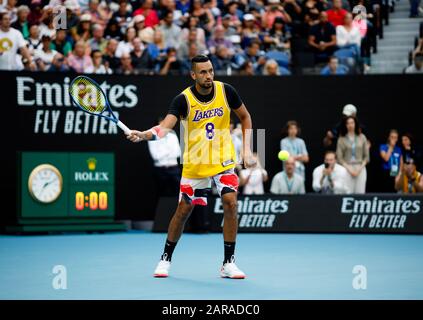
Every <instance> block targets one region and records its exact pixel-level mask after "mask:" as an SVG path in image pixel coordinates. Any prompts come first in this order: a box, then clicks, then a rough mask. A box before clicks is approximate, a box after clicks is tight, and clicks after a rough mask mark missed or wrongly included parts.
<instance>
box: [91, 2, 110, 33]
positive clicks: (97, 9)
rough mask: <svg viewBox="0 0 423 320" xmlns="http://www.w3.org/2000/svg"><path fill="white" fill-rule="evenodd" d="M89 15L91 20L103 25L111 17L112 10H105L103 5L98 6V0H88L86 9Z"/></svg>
mask: <svg viewBox="0 0 423 320" xmlns="http://www.w3.org/2000/svg"><path fill="white" fill-rule="evenodd" d="M86 12H87V13H89V14H90V15H91V18H92V22H93V23H95V24H99V25H100V26H102V27H105V26H106V24H107V21H108V20H109V19H110V18H111V17H112V14H113V12H111V11H108V10H106V9H105V8H104V7H103V6H100V1H99V0H89V1H88V10H87V11H86Z"/></svg>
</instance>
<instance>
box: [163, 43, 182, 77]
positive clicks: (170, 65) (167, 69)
mask: <svg viewBox="0 0 423 320" xmlns="http://www.w3.org/2000/svg"><path fill="white" fill-rule="evenodd" d="M159 74H160V75H168V74H170V75H179V74H181V62H180V61H179V60H178V58H177V57H176V49H175V48H169V49H167V55H166V59H164V60H163V61H161V62H160V63H159Z"/></svg>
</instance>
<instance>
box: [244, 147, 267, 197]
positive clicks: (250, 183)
mask: <svg viewBox="0 0 423 320" xmlns="http://www.w3.org/2000/svg"><path fill="white" fill-rule="evenodd" d="M254 157H257V153H254ZM239 179H240V181H239V185H240V186H241V187H244V188H243V192H242V193H243V194H245V195H251V194H264V187H263V183H264V182H266V181H267V180H268V179H269V178H268V176H267V171H266V170H265V169H263V168H262V166H261V164H260V161H259V159H258V158H257V163H256V164H255V165H254V166H253V167H250V168H247V169H244V170H241V172H240V173H239Z"/></svg>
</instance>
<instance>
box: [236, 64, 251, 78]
mask: <svg viewBox="0 0 423 320" xmlns="http://www.w3.org/2000/svg"><path fill="white" fill-rule="evenodd" d="M238 74H239V75H240V76H253V75H254V74H255V71H254V66H253V63H252V62H251V61H245V62H244V63H243V64H242V65H241V67H239V69H238Z"/></svg>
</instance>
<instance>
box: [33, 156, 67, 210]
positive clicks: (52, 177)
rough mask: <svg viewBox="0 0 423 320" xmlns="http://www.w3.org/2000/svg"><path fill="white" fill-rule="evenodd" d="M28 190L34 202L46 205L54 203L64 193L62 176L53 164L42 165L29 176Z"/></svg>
mask: <svg viewBox="0 0 423 320" xmlns="http://www.w3.org/2000/svg"><path fill="white" fill-rule="evenodd" d="M28 189H29V193H30V195H31V196H32V198H34V200H36V201H38V202H41V203H45V204H48V203H52V202H54V201H56V200H57V198H59V196H60V194H61V193H62V190H63V178H62V174H61V173H60V171H59V170H58V169H57V168H56V167H55V166H53V165H51V164H40V165H38V166H37V167H35V168H34V169H33V170H32V171H31V173H30V175H29V178H28Z"/></svg>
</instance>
